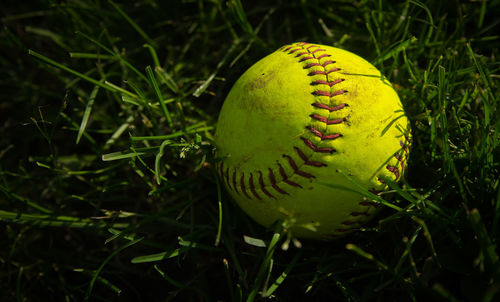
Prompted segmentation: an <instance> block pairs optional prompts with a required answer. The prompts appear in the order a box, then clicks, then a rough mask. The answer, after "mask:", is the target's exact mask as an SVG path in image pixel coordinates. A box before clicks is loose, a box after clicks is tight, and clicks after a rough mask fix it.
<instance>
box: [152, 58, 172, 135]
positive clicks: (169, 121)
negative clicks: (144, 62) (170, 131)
mask: <svg viewBox="0 0 500 302" xmlns="http://www.w3.org/2000/svg"><path fill="white" fill-rule="evenodd" d="M146 73H147V75H148V77H149V81H150V83H151V85H152V86H153V89H154V91H155V93H156V97H157V98H158V102H159V103H160V106H161V109H162V111H163V115H164V116H165V118H166V119H167V125H168V126H169V127H170V128H172V127H173V123H172V117H171V116H170V112H169V111H168V108H167V105H166V104H165V102H164V100H163V96H162V94H161V91H160V88H159V87H158V82H157V81H156V78H155V76H154V74H153V70H152V69H151V66H148V67H146Z"/></svg>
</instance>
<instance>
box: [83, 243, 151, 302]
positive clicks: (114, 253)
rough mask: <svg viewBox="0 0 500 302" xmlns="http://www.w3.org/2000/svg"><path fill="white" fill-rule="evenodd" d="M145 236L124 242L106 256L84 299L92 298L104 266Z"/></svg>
mask: <svg viewBox="0 0 500 302" xmlns="http://www.w3.org/2000/svg"><path fill="white" fill-rule="evenodd" d="M142 239H143V238H138V239H136V240H134V241H131V242H128V243H126V244H124V245H123V246H121V247H120V248H118V249H117V250H115V251H114V252H113V253H111V255H109V256H108V257H106V259H104V261H103V263H102V264H101V265H100V266H99V268H98V269H97V270H96V271H95V272H94V275H93V277H92V279H91V280H90V284H89V287H88V289H87V291H86V293H85V298H84V301H89V299H90V296H91V294H92V290H93V288H94V284H95V281H96V279H97V277H98V276H99V274H100V273H101V271H102V269H103V268H104V266H105V265H106V264H107V263H108V262H109V261H110V260H111V259H112V258H113V257H114V256H116V255H118V254H119V253H120V252H121V251H123V250H124V249H126V248H128V247H130V246H132V245H135V244H137V243H138V242H140V241H141V240H142Z"/></svg>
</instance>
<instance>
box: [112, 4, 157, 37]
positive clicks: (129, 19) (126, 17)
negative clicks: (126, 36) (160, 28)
mask: <svg viewBox="0 0 500 302" xmlns="http://www.w3.org/2000/svg"><path fill="white" fill-rule="evenodd" d="M108 3H109V4H111V6H113V7H114V9H116V11H117V12H118V13H119V14H120V15H121V16H122V17H123V18H124V19H125V20H126V21H127V22H128V23H129V24H130V25H131V26H132V27H133V28H134V29H135V30H136V31H137V32H138V33H139V35H141V37H143V38H144V40H146V42H148V43H149V44H151V45H155V42H154V41H153V39H151V38H150V37H149V36H148V34H146V32H145V31H144V30H143V29H142V28H141V27H140V26H139V25H137V23H135V22H134V20H132V18H130V17H129V16H128V15H127V14H126V13H125V12H124V11H123V10H122V9H121V8H120V6H118V5H117V4H116V3H115V2H114V1H112V0H108Z"/></svg>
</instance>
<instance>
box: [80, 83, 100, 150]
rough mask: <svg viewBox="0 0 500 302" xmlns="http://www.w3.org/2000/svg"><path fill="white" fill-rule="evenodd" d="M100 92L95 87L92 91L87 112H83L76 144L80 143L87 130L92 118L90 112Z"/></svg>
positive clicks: (86, 107)
mask: <svg viewBox="0 0 500 302" xmlns="http://www.w3.org/2000/svg"><path fill="white" fill-rule="evenodd" d="M98 91H99V86H94V89H92V92H91V93H90V97H89V100H88V102H87V105H86V106H85V111H84V112H83V117H82V122H81V124H80V128H79V129H78V135H77V136H76V144H78V143H79V142H80V139H81V138H82V134H83V132H84V131H85V128H86V127H87V123H88V121H89V118H90V112H91V111H92V106H93V105H94V100H95V98H96V96H97V92H98Z"/></svg>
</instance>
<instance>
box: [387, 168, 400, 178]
mask: <svg viewBox="0 0 500 302" xmlns="http://www.w3.org/2000/svg"><path fill="white" fill-rule="evenodd" d="M386 169H387V170H389V172H391V173H393V174H394V176H396V179H399V169H398V167H396V166H387V167H386Z"/></svg>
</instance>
